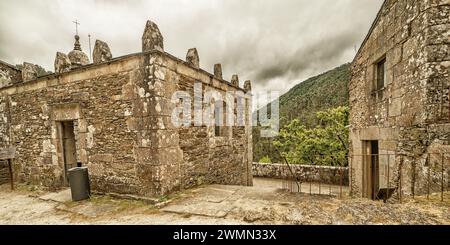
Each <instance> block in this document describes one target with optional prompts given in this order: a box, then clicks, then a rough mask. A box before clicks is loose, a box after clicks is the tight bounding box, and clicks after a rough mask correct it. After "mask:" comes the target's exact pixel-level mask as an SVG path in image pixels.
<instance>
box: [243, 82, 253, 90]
mask: <svg viewBox="0 0 450 245" xmlns="http://www.w3.org/2000/svg"><path fill="white" fill-rule="evenodd" d="M244 90H245V92H249V91H252V82H251V81H250V80H247V81H245V82H244Z"/></svg>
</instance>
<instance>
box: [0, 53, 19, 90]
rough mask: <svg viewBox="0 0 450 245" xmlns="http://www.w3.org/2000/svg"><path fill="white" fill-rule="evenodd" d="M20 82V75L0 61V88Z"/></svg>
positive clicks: (17, 70)
mask: <svg viewBox="0 0 450 245" xmlns="http://www.w3.org/2000/svg"><path fill="white" fill-rule="evenodd" d="M21 80H22V73H21V71H20V70H19V69H17V68H15V67H14V66H12V65H10V64H7V63H5V62H3V61H1V60H0V88H2V87H5V86H9V85H12V84H15V83H18V82H20V81H21Z"/></svg>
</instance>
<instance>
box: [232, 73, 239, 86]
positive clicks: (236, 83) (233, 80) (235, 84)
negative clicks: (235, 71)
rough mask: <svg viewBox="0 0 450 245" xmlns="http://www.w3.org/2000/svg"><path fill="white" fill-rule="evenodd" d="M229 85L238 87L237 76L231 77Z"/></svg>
mask: <svg viewBox="0 0 450 245" xmlns="http://www.w3.org/2000/svg"><path fill="white" fill-rule="evenodd" d="M231 85H233V86H236V87H239V76H238V75H233V76H231Z"/></svg>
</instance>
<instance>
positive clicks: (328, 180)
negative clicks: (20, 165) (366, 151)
mask: <svg viewBox="0 0 450 245" xmlns="http://www.w3.org/2000/svg"><path fill="white" fill-rule="evenodd" d="M291 170H292V172H294V174H295V176H297V177H299V178H300V181H302V182H313V183H322V184H328V185H349V175H348V174H349V171H348V168H344V167H331V166H314V165H295V164H292V165H291ZM253 176H254V177H262V178H274V179H285V180H287V179H292V174H291V171H290V170H289V168H288V166H287V165H286V164H277V163H271V164H266V163H253Z"/></svg>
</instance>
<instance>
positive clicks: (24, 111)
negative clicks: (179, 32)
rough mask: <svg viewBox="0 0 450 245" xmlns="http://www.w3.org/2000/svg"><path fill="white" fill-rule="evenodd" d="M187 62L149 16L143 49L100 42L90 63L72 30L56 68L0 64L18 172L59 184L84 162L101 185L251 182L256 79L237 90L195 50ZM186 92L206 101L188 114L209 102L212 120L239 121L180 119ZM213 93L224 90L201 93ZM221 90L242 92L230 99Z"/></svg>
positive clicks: (5, 128)
mask: <svg viewBox="0 0 450 245" xmlns="http://www.w3.org/2000/svg"><path fill="white" fill-rule="evenodd" d="M186 60H187V61H183V60H180V59H178V58H176V57H174V56H172V55H170V54H168V53H166V52H164V44H163V36H162V35H161V33H160V31H159V29H158V27H157V26H156V24H154V23H153V22H151V21H148V22H147V24H146V28H145V32H144V34H143V36H142V52H140V53H136V54H130V55H126V56H123V57H117V58H113V57H112V55H111V51H110V48H109V47H108V45H107V44H106V43H105V42H102V41H96V43H95V47H94V50H93V63H90V61H89V59H88V56H87V55H86V54H85V53H84V52H83V51H82V48H81V46H80V43H79V37H78V36H75V47H74V50H73V51H71V52H70V53H69V54H68V55H66V54H64V53H60V52H58V53H57V54H56V59H55V73H53V74H50V75H46V76H43V77H37V75H36V72H35V71H34V70H33V65H31V64H28V65H24V68H23V69H22V71H19V70H16V69H14V68H13V67H10V66H8V65H3V63H0V64H1V74H2V77H3V76H4V75H3V73H7V74H6V75H5V77H8V79H6V78H5V79H3V78H2V80H1V81H2V83H1V84H2V87H0V136H1V137H0V139H1V140H0V147H5V146H8V145H12V146H15V147H16V148H17V152H16V159H14V162H13V168H14V176H15V178H16V180H18V181H20V182H26V183H31V184H38V185H43V186H47V187H50V188H55V189H56V188H59V187H63V186H66V185H68V180H67V177H66V175H67V170H68V169H70V168H71V167H74V166H77V165H80V164H81V165H82V166H86V167H88V169H89V173H90V179H91V186H92V188H93V189H94V190H95V191H98V192H104V193H118V194H131V195H137V196H145V197H154V196H158V195H164V194H167V193H170V192H172V191H175V190H179V189H184V188H189V187H193V186H197V185H200V184H210V183H218V184H232V185H252V173H251V168H252V166H251V164H252V143H251V142H252V140H251V128H250V117H249V116H248V114H249V113H250V110H251V94H250V92H251V84H250V81H246V82H245V84H244V86H243V88H241V87H239V82H238V81H235V82H234V83H230V82H227V81H225V80H224V79H223V78H222V71H221V66H220V65H216V66H215V68H214V75H213V74H210V73H208V72H206V71H204V70H202V69H200V68H199V57H198V52H197V50H196V49H191V50H189V52H188V54H187V58H186ZM3 67H5V68H3ZM8 69H9V70H8ZM3 70H6V72H3ZM8 74H9V75H8ZM19 74H20V75H19ZM236 78H237V76H236ZM195 91H197V92H199V93H200V94H198V93H197V94H194V92H195ZM180 92H181V93H182V94H184V95H188V96H191V97H192V96H194V95H195V96H196V97H195V98H194V99H197V101H198V99H200V104H198V103H197V104H195V105H194V106H192V107H189V108H188V110H189V112H187V113H186V112H184V114H181V115H182V116H183V115H187V117H194V116H195V117H198V114H195V112H196V111H195V110H200V111H202V110H203V111H207V109H208V108H213V109H212V110H211V111H213V115H212V117H213V118H215V119H216V120H213V119H212V121H213V122H218V121H219V120H217V118H225V117H226V118H227V119H228V118H232V119H230V120H235V121H237V120H238V119H239V118H242V123H240V124H239V123H235V124H228V123H227V124H226V125H225V124H224V123H217V124H216V123H212V124H206V123H205V124H197V123H195V125H194V123H192V124H183V125H181V126H180V125H177V123H176V122H177V121H175V122H174V120H173V119H174V117H175V118H178V117H180V115H178V114H177V113H176V112H177V108H178V107H180V106H179V105H180V104H184V101H183V100H181V99H178V98H177V97H176V96H174V95H176V94H177V93H180ZM211 92H215V93H216V94H219V95H221V96H223V97H220V96H219V97H214V98H213V99H210V100H206V99H204V98H203V97H205V95H206V94H208V93H211ZM225 93H228V94H229V93H234V94H239V95H240V96H236V97H235V98H233V100H231V102H230V103H225V102H224V101H225V99H224V98H226V96H225ZM202 98H203V100H202ZM218 98H219V99H218ZM220 98H222V99H220ZM226 102H228V100H226ZM237 103H241V105H243V106H241V107H239V106H235V104H237ZM218 105H219V106H218ZM222 105H223V107H224V109H217V108H221V107H222ZM227 112H228V113H229V114H227ZM202 115H203V114H202V113H200V117H201V116H202ZM218 115H219V116H218ZM230 115H231V117H230ZM207 116H208V115H206V114H205V115H204V117H207ZM186 119H190V118H182V120H183V122H186ZM187 121H188V122H189V120H187ZM220 122H221V121H220Z"/></svg>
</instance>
